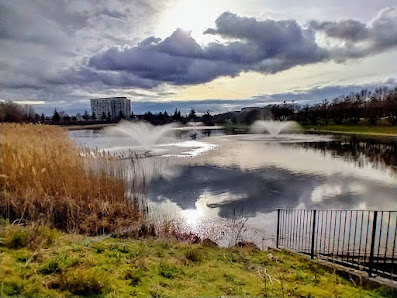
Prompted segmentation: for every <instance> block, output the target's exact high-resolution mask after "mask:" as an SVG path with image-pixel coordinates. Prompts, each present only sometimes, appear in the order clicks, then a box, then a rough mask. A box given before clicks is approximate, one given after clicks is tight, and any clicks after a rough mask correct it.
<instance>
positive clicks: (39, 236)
mask: <svg viewBox="0 0 397 298" xmlns="http://www.w3.org/2000/svg"><path fill="white" fill-rule="evenodd" d="M0 235H1V237H2V238H3V239H2V242H3V245H4V246H5V247H7V248H11V249H18V248H23V247H29V248H32V249H34V248H37V247H44V248H47V247H49V246H50V245H52V244H53V243H54V241H55V239H56V237H57V235H58V233H57V231H56V230H54V229H50V228H49V227H47V226H39V225H33V226H28V227H22V226H18V225H9V224H6V225H2V231H1V234H0Z"/></svg>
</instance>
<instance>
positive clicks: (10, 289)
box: [0, 224, 390, 297]
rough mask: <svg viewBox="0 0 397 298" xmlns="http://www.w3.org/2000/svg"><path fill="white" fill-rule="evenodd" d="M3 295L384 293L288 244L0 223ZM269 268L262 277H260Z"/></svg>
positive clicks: (323, 295) (386, 291)
mask: <svg viewBox="0 0 397 298" xmlns="http://www.w3.org/2000/svg"><path fill="white" fill-rule="evenodd" d="M1 243H2V245H1V248H0V251H1V260H2V261H1V271H0V282H1V285H0V290H1V295H2V296H3V295H26V296H58V297H59V296H69V295H101V296H128V295H134V296H164V297H167V296H174V297H175V296H224V295H233V296H236V295H242V296H278V297H282V296H306V297H309V296H310V297H314V296H317V297H325V296H327V297H329V296H334V297H337V296H341V297H348V296H349V297H352V296H353V297H354V296H362V297H366V296H388V295H390V292H389V289H388V288H387V287H384V286H383V287H378V288H374V289H365V288H363V287H361V286H360V285H356V284H354V283H353V282H351V281H349V280H346V279H344V278H342V277H340V276H338V275H336V274H334V273H333V272H332V270H331V271H330V270H329V269H325V268H324V267H321V266H320V265H318V264H314V263H311V262H308V261H307V260H304V259H301V258H300V257H297V256H293V255H290V254H288V253H286V252H273V253H268V252H263V251H256V250H252V249H250V248H232V249H223V248H218V247H213V246H205V245H195V244H184V243H178V242H174V241H166V240H154V239H146V240H141V241H138V240H133V239H113V238H106V239H103V238H102V239H101V238H88V237H84V236H79V235H71V234H62V233H59V232H57V231H55V230H51V229H49V228H46V227H40V226H36V227H18V226H11V225H4V224H3V226H2V229H1ZM265 276H266V278H265Z"/></svg>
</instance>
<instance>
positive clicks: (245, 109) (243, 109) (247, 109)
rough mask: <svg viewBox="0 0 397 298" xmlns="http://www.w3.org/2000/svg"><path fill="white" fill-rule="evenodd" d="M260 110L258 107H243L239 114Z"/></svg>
mask: <svg viewBox="0 0 397 298" xmlns="http://www.w3.org/2000/svg"><path fill="white" fill-rule="evenodd" d="M260 109H261V108H260V107H245V108H242V109H241V112H251V111H259V110H260Z"/></svg>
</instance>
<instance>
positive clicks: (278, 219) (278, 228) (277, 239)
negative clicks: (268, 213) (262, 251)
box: [276, 209, 280, 248]
mask: <svg viewBox="0 0 397 298" xmlns="http://www.w3.org/2000/svg"><path fill="white" fill-rule="evenodd" d="M279 238H280V209H277V238H276V248H278V245H279Z"/></svg>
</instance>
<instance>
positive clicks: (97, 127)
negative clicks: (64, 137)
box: [61, 123, 117, 130]
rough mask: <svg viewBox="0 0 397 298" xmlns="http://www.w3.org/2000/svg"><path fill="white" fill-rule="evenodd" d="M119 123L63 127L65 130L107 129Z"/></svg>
mask: <svg viewBox="0 0 397 298" xmlns="http://www.w3.org/2000/svg"><path fill="white" fill-rule="evenodd" d="M116 124H117V123H101V124H86V125H61V127H62V128H63V129H65V130H83V129H102V128H105V127H112V126H115V125H116Z"/></svg>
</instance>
